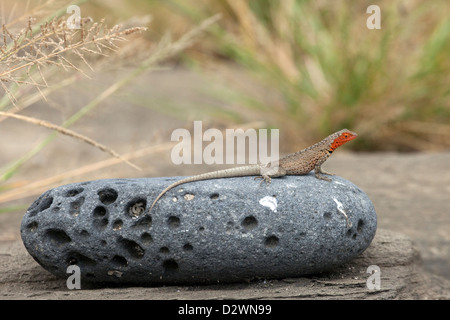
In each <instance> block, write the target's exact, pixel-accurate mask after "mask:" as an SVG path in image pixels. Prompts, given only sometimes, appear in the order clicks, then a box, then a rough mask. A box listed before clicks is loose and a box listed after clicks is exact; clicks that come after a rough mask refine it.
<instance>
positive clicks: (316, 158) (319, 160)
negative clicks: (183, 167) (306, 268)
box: [149, 129, 358, 211]
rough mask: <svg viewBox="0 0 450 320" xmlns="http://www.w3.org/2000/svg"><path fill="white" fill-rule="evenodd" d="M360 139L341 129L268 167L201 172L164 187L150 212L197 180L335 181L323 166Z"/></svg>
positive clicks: (259, 166) (248, 166) (256, 165)
mask: <svg viewBox="0 0 450 320" xmlns="http://www.w3.org/2000/svg"><path fill="white" fill-rule="evenodd" d="M357 136H358V135H357V134H356V133H355V132H352V131H349V130H347V129H342V130H340V131H337V132H335V133H333V134H331V135H329V136H328V137H326V138H325V139H323V140H322V141H320V142H318V143H316V144H313V145H312V146H310V147H307V148H305V149H303V150H300V151H298V152H295V153H291V154H289V155H287V156H284V157H282V158H281V159H279V160H278V161H276V162H274V163H268V164H265V165H260V164H251V165H247V166H242V167H236V168H230V169H223V170H218V171H212V172H207V173H202V174H198V175H195V176H191V177H187V178H184V179H181V180H178V181H176V182H174V183H172V184H171V185H169V186H168V187H167V188H165V189H164V190H163V191H162V192H161V193H160V194H159V195H158V196H157V197H156V199H155V200H154V201H153V204H152V205H151V207H150V209H149V211H151V210H152V209H153V207H154V206H155V204H156V202H158V200H159V199H161V197H162V196H163V195H164V194H165V193H166V192H167V191H169V190H171V189H173V188H175V187H176V186H179V185H181V184H184V183H189V182H194V181H201V180H209V179H220V178H232V177H244V176H256V177H255V179H258V178H259V179H262V181H261V182H263V181H265V182H266V183H267V184H270V182H271V178H272V177H282V176H285V175H305V174H307V173H309V172H310V171H312V170H314V175H315V177H316V178H317V179H320V180H325V181H329V182H331V181H332V180H331V179H330V178H328V177H326V176H325V175H333V174H331V173H328V172H325V171H323V170H322V164H323V163H324V162H325V161H326V160H327V159H328V158H329V157H330V155H331V154H332V153H333V151H334V150H336V148H338V147H340V146H341V145H343V144H344V143H346V142H348V141H351V140H353V139H355V138H356V137H357ZM266 168H269V169H266Z"/></svg>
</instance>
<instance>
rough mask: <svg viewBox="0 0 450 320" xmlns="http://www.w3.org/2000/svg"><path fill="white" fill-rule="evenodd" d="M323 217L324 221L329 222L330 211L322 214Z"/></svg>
mask: <svg viewBox="0 0 450 320" xmlns="http://www.w3.org/2000/svg"><path fill="white" fill-rule="evenodd" d="M323 217H324V218H325V219H326V220H330V219H331V212H330V211H327V212H325V213H324V214H323Z"/></svg>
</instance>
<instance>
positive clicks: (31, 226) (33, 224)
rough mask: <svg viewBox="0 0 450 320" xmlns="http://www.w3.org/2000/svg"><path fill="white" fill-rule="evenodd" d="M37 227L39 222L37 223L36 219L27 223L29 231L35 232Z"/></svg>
mask: <svg viewBox="0 0 450 320" xmlns="http://www.w3.org/2000/svg"><path fill="white" fill-rule="evenodd" d="M37 228H38V223H37V222H36V221H33V222H30V223H29V224H28V225H27V229H28V231H30V232H35V231H36V229H37Z"/></svg>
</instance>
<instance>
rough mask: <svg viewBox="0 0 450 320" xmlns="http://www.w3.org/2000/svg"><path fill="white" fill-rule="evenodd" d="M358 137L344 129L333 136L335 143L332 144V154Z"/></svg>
mask: <svg viewBox="0 0 450 320" xmlns="http://www.w3.org/2000/svg"><path fill="white" fill-rule="evenodd" d="M357 136H358V135H357V134H356V133H354V132H352V131H350V130H347V129H342V130H341V131H338V132H336V133H334V134H333V135H332V139H333V142H332V143H331V146H330V149H329V151H330V152H333V151H334V150H335V149H336V148H338V147H340V146H342V145H343V144H344V143H346V142H348V141H350V140H353V139H355V138H356V137H357Z"/></svg>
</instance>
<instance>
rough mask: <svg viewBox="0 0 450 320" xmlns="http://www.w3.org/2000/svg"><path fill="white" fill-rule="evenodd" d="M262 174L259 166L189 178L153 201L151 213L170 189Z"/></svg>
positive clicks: (173, 185) (172, 185)
mask: <svg viewBox="0 0 450 320" xmlns="http://www.w3.org/2000/svg"><path fill="white" fill-rule="evenodd" d="M259 174H260V168H259V166H256V165H255V166H254V167H253V166H251V167H249V166H248V167H238V168H231V169H224V170H219V171H213V172H207V173H203V174H199V175H196V176H192V177H187V178H184V179H181V180H178V181H176V182H174V183H172V184H171V185H169V186H168V187H167V188H165V189H164V190H163V191H162V192H161V193H160V194H159V195H158V196H157V197H156V199H155V201H153V203H152V205H151V207H150V209H149V212H150V211H151V210H152V209H153V207H154V206H155V204H156V202H158V200H159V199H161V197H162V196H163V195H164V194H165V193H166V192H167V191H169V190H170V189H173V188H175V187H177V186H179V185H180V184H184V183H188V182H194V181H200V180H210V179H217V178H231V177H239V176H253V175H259Z"/></svg>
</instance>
